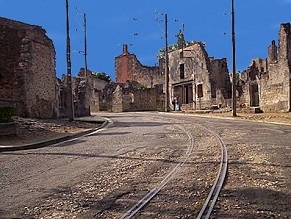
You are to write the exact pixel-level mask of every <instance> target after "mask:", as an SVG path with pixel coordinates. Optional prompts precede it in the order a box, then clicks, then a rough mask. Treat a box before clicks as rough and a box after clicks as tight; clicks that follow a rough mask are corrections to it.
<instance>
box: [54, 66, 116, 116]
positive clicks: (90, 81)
mask: <svg viewBox="0 0 291 219" xmlns="http://www.w3.org/2000/svg"><path fill="white" fill-rule="evenodd" d="M67 80H68V78H67V76H66V75H63V76H62V78H61V79H60V80H59V85H60V115H61V116H62V117H67V110H68V109H67V105H68V103H67V101H68V98H67V96H68V92H69V91H68V86H67V85H68V81H67ZM71 83H72V92H73V104H74V115H75V116H77V117H80V116H89V115H90V114H91V112H96V111H101V110H107V108H108V107H107V106H106V103H104V102H103V101H102V100H103V99H104V98H105V97H104V96H103V93H104V92H106V91H107V92H108V89H107V86H108V84H109V83H108V82H107V81H104V80H100V79H98V78H96V77H94V76H93V73H92V71H90V70H89V69H87V70H86V71H85V69H84V68H81V69H80V71H79V73H78V75H77V76H76V77H71ZM110 93H112V92H110ZM104 105H105V106H104Z"/></svg>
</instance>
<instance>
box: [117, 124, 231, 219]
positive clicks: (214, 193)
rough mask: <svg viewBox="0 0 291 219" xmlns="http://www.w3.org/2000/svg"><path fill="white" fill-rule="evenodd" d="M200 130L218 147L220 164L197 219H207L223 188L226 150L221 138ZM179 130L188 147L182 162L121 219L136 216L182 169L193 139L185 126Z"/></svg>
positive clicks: (207, 130) (192, 149)
mask: <svg viewBox="0 0 291 219" xmlns="http://www.w3.org/2000/svg"><path fill="white" fill-rule="evenodd" d="M171 120H172V122H174V121H175V122H177V120H174V119H171ZM198 126H199V128H200V129H201V130H204V131H205V132H208V133H210V134H211V135H213V136H214V137H215V138H216V140H217V141H218V142H219V145H220V150H221V153H220V164H219V169H218V171H217V174H216V178H215V181H214V182H213V185H212V187H211V190H210V192H209V193H208V196H207V198H206V200H205V202H204V204H203V207H202V208H201V210H200V211H199V214H198V216H197V219H201V218H209V217H210V216H211V213H212V211H213V208H214V206H215V203H216V201H217V199H218V196H219V193H220V191H221V189H222V187H223V184H224V181H225V178H226V175H227V159H228V158H227V150H226V147H225V144H224V142H223V140H222V139H221V137H220V136H219V135H218V134H217V133H216V132H215V131H214V130H211V129H209V128H207V127H205V126H202V125H198ZM176 127H178V128H179V129H180V130H183V131H184V132H185V133H186V134H187V136H188V138H189V142H190V144H189V146H188V147H187V150H186V153H185V155H184V160H183V161H181V162H179V163H178V164H177V165H176V166H175V167H174V168H173V169H172V170H171V171H170V172H169V173H168V174H167V175H166V176H165V177H164V179H163V180H162V181H161V182H160V184H159V185H158V186H157V187H155V188H154V189H152V190H151V191H150V192H148V193H147V194H146V195H145V196H144V197H143V198H141V199H140V200H139V201H138V202H137V203H136V204H135V205H134V206H133V207H131V208H130V209H129V210H128V211H127V212H126V213H125V214H123V215H122V216H121V219H130V218H133V217H134V216H135V215H136V214H138V213H139V212H140V211H142V209H143V208H144V207H145V206H146V205H147V204H149V203H150V202H151V200H152V199H154V198H155V197H156V195H157V194H158V193H159V192H160V191H161V190H162V189H163V188H164V187H165V186H166V185H167V184H168V183H169V182H170V181H171V180H172V179H173V178H174V177H175V176H176V174H177V173H178V172H179V170H180V169H181V168H182V167H183V165H184V164H185V163H186V162H187V160H188V159H189V157H190V156H191V154H192V153H193V151H194V137H193V133H192V132H191V130H190V129H187V128H186V127H185V125H176Z"/></svg>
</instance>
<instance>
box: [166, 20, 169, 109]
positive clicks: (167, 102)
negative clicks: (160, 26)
mask: <svg viewBox="0 0 291 219" xmlns="http://www.w3.org/2000/svg"><path fill="white" fill-rule="evenodd" d="M165 40H166V42H165V43H166V48H165V112H168V111H169V52H168V15H167V14H165Z"/></svg>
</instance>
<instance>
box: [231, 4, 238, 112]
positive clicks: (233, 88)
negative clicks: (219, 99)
mask: <svg viewBox="0 0 291 219" xmlns="http://www.w3.org/2000/svg"><path fill="white" fill-rule="evenodd" d="M231 18H232V19H231V20H232V22H231V29H232V116H233V117H236V116H237V115H236V66H235V30H234V29H235V28H234V27H235V25H234V0H231Z"/></svg>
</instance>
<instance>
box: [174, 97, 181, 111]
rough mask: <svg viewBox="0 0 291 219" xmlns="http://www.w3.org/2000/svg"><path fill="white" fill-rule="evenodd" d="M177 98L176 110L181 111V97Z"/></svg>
mask: <svg viewBox="0 0 291 219" xmlns="http://www.w3.org/2000/svg"><path fill="white" fill-rule="evenodd" d="M175 99H176V104H175V110H176V111H180V103H179V99H178V97H176V98H175Z"/></svg>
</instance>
